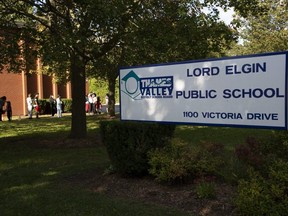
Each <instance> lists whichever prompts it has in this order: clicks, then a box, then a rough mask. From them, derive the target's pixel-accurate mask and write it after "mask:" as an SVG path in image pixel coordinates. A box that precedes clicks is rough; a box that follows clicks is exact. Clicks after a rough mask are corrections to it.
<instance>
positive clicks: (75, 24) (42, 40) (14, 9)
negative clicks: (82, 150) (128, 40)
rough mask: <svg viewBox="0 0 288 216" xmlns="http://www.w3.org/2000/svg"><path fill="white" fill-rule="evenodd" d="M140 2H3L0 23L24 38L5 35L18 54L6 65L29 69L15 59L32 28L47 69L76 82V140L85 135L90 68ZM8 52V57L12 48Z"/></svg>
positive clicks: (116, 39) (121, 31)
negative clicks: (87, 76)
mask: <svg viewBox="0 0 288 216" xmlns="http://www.w3.org/2000/svg"><path fill="white" fill-rule="evenodd" d="M138 2H139V1H136V0H126V1H117V0H109V1H107V2H106V3H107V4H103V1H100V0H98V1H97V0H82V1H81V0H75V1H73V0H22V1H18V0H17V1H16V0H0V9H1V14H0V20H1V21H0V23H2V24H3V23H4V22H5V23H6V25H8V26H10V27H11V26H13V28H14V29H17V31H18V32H19V34H18V35H19V37H17V38H16V37H15V38H13V39H14V40H12V41H10V42H8V41H7V40H6V39H5V40H6V42H8V43H7V44H5V49H7V48H9V47H11V45H12V44H13V45H14V46H13V47H12V50H13V51H14V53H13V54H14V56H12V55H10V57H9V58H4V59H2V61H1V65H6V64H9V65H11V69H13V68H17V67H18V68H19V67H20V65H21V66H22V67H25V69H26V70H28V69H29V68H27V65H26V64H25V63H24V62H21V61H18V62H15V60H13V59H19V57H18V58H15V57H16V54H19V53H21V52H22V53H23V52H25V51H26V49H24V48H25V46H26V45H27V40H23V44H21V43H19V41H22V40H21V39H22V38H21V37H23V36H24V35H23V32H25V31H26V32H33V34H30V35H28V36H29V37H28V38H29V41H32V43H33V46H35V47H37V49H35V51H37V55H38V56H41V57H42V62H43V65H44V66H45V68H46V69H47V70H46V71H47V72H53V73H56V75H57V76H59V77H66V76H67V78H68V79H70V80H71V86H72V97H73V104H72V125H71V134H70V137H71V138H84V137H85V136H86V114H85V107H84V106H85V81H86V66H87V64H88V62H90V61H96V60H97V59H98V58H100V57H101V56H103V55H104V54H105V53H107V52H108V51H109V50H110V49H112V48H113V47H114V46H115V45H116V44H117V43H118V42H119V40H120V39H121V37H122V35H123V34H125V32H126V31H127V28H128V27H129V25H130V21H131V19H132V18H133V16H134V14H137V10H138V8H139V7H138V6H139V4H138ZM19 23H21V26H19ZM19 27H20V28H19ZM26 39H27V38H26ZM30 45H31V44H30ZM26 47H27V46H26ZM16 50H17V51H16ZM5 52H6V51H4V52H3V53H5ZM11 53H12V52H11ZM5 54H7V55H6V56H9V55H8V53H7V52H6V53H5ZM13 65H17V66H13ZM67 71H68V74H67Z"/></svg>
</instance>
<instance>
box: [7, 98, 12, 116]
mask: <svg viewBox="0 0 288 216" xmlns="http://www.w3.org/2000/svg"><path fill="white" fill-rule="evenodd" d="M6 114H7V118H8V121H11V120H12V106H11V102H10V101H7V102H6Z"/></svg>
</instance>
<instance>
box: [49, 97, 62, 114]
mask: <svg viewBox="0 0 288 216" xmlns="http://www.w3.org/2000/svg"><path fill="white" fill-rule="evenodd" d="M49 103H50V110H51V117H54V115H55V114H57V117H58V118H61V117H62V112H63V101H62V99H61V96H60V95H58V97H57V98H56V99H55V98H54V96H53V95H50V98H49Z"/></svg>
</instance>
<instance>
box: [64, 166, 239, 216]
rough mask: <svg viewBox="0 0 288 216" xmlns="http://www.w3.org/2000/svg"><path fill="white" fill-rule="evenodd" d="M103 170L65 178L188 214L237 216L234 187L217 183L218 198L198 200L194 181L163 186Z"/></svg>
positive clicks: (122, 196)
mask: <svg viewBox="0 0 288 216" xmlns="http://www.w3.org/2000/svg"><path fill="white" fill-rule="evenodd" d="M103 173H104V172H103V170H95V171H93V172H91V173H84V174H78V175H74V176H70V177H69V178H68V179H66V180H67V181H68V182H70V183H72V184H81V185H85V187H87V188H88V189H90V190H91V191H93V192H95V193H103V194H106V195H108V196H111V197H119V198H125V199H130V200H137V201H140V202H143V203H147V204H157V205H161V206H166V207H173V208H175V209H179V210H181V211H184V212H187V213H188V214H189V215H201V216H204V215H205V216H208V215H209V216H210V215H211V216H224V215H225V216H228V215H231V216H234V215H236V212H235V207H234V205H233V198H234V196H235V193H236V188H235V186H231V185H227V184H225V183H219V182H218V183H217V182H216V184H215V185H216V197H215V198H213V199H199V198H197V195H196V194H195V187H196V184H195V182H192V181H191V182H186V183H185V184H181V185H163V184H159V183H157V182H155V180H154V179H152V178H151V177H142V178H126V177H122V176H120V175H118V174H107V175H104V174H103Z"/></svg>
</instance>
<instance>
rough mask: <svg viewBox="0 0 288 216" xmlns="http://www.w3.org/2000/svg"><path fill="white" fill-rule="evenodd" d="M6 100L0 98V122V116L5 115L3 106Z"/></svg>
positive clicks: (0, 119)
mask: <svg viewBox="0 0 288 216" xmlns="http://www.w3.org/2000/svg"><path fill="white" fill-rule="evenodd" d="M6 99H7V98H6V96H2V97H1V98H0V121H2V114H4V113H5V109H4V106H5V102H6Z"/></svg>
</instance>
